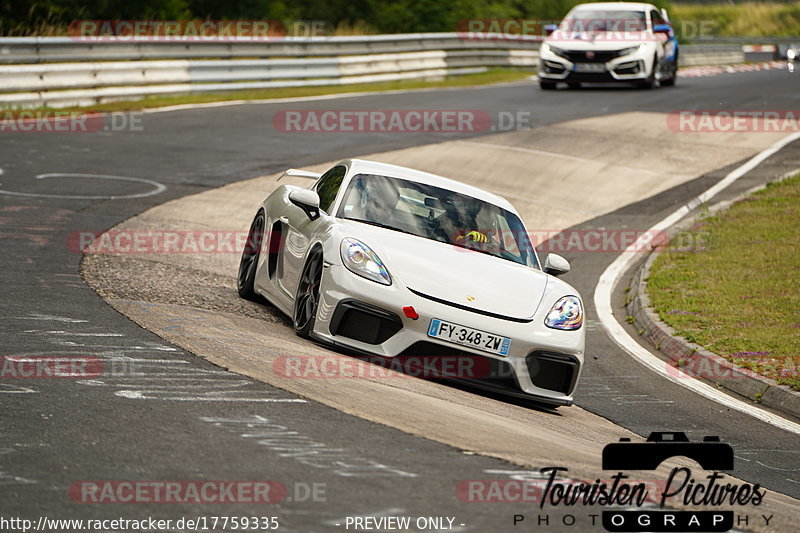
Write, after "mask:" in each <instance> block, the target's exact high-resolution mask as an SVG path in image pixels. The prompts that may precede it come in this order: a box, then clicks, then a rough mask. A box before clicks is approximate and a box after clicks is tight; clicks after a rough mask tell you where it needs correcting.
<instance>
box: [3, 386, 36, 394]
mask: <svg viewBox="0 0 800 533" xmlns="http://www.w3.org/2000/svg"><path fill="white" fill-rule="evenodd" d="M35 392H38V391H36V390H34V389H29V388H28V387H19V386H17V385H6V384H5V383H0V394H32V393H35Z"/></svg>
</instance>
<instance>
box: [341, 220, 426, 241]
mask: <svg viewBox="0 0 800 533" xmlns="http://www.w3.org/2000/svg"><path fill="white" fill-rule="evenodd" d="M344 219H345V220H352V221H353V222H361V223H362V224H369V225H370V226H377V227H379V228H384V229H390V230H393V231H399V232H400V233H408V234H409V235H414V236H415V237H419V235H417V234H416V233H414V232H411V231H408V230H405V229H403V228H398V227H397V226H390V225H389V224H384V223H383V222H377V221H375V220H366V219H364V218H350V217H344Z"/></svg>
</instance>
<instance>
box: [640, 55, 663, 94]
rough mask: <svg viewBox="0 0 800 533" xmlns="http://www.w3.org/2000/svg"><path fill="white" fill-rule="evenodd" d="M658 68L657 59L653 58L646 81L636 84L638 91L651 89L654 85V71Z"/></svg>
mask: <svg viewBox="0 0 800 533" xmlns="http://www.w3.org/2000/svg"><path fill="white" fill-rule="evenodd" d="M657 68H658V57H656V56H653V67H652V68H651V69H650V75H649V76H648V77H647V79H646V80H644V81H640V82H639V83H637V84H636V86H637V87H639V88H640V89H652V88H653V87H655V85H656V69H657Z"/></svg>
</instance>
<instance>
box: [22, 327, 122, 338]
mask: <svg viewBox="0 0 800 533" xmlns="http://www.w3.org/2000/svg"><path fill="white" fill-rule="evenodd" d="M24 333H41V334H43V335H62V336H70V337H124V336H125V334H124V333H72V332H71V331H62V330H50V331H42V330H40V329H26V330H25V331H24Z"/></svg>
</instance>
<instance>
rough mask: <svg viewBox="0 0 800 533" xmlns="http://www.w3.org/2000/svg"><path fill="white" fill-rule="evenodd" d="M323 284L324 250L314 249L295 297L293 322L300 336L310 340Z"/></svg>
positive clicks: (307, 261) (304, 267)
mask: <svg viewBox="0 0 800 533" xmlns="http://www.w3.org/2000/svg"><path fill="white" fill-rule="evenodd" d="M321 284H322V250H320V249H319V248H316V249H314V250H313V251H312V252H311V254H310V255H309V256H308V259H307V260H306V264H305V266H303V273H302V275H301V276H300V282H299V283H298V284H297V294H296V295H295V297H294V313H293V315H292V322H293V323H294V332H295V333H297V335H298V336H300V337H303V338H306V339H307V338H308V337H309V336H310V334H311V331H312V330H313V329H314V322H316V319H317V308H318V307H319V290H320V285H321Z"/></svg>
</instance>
